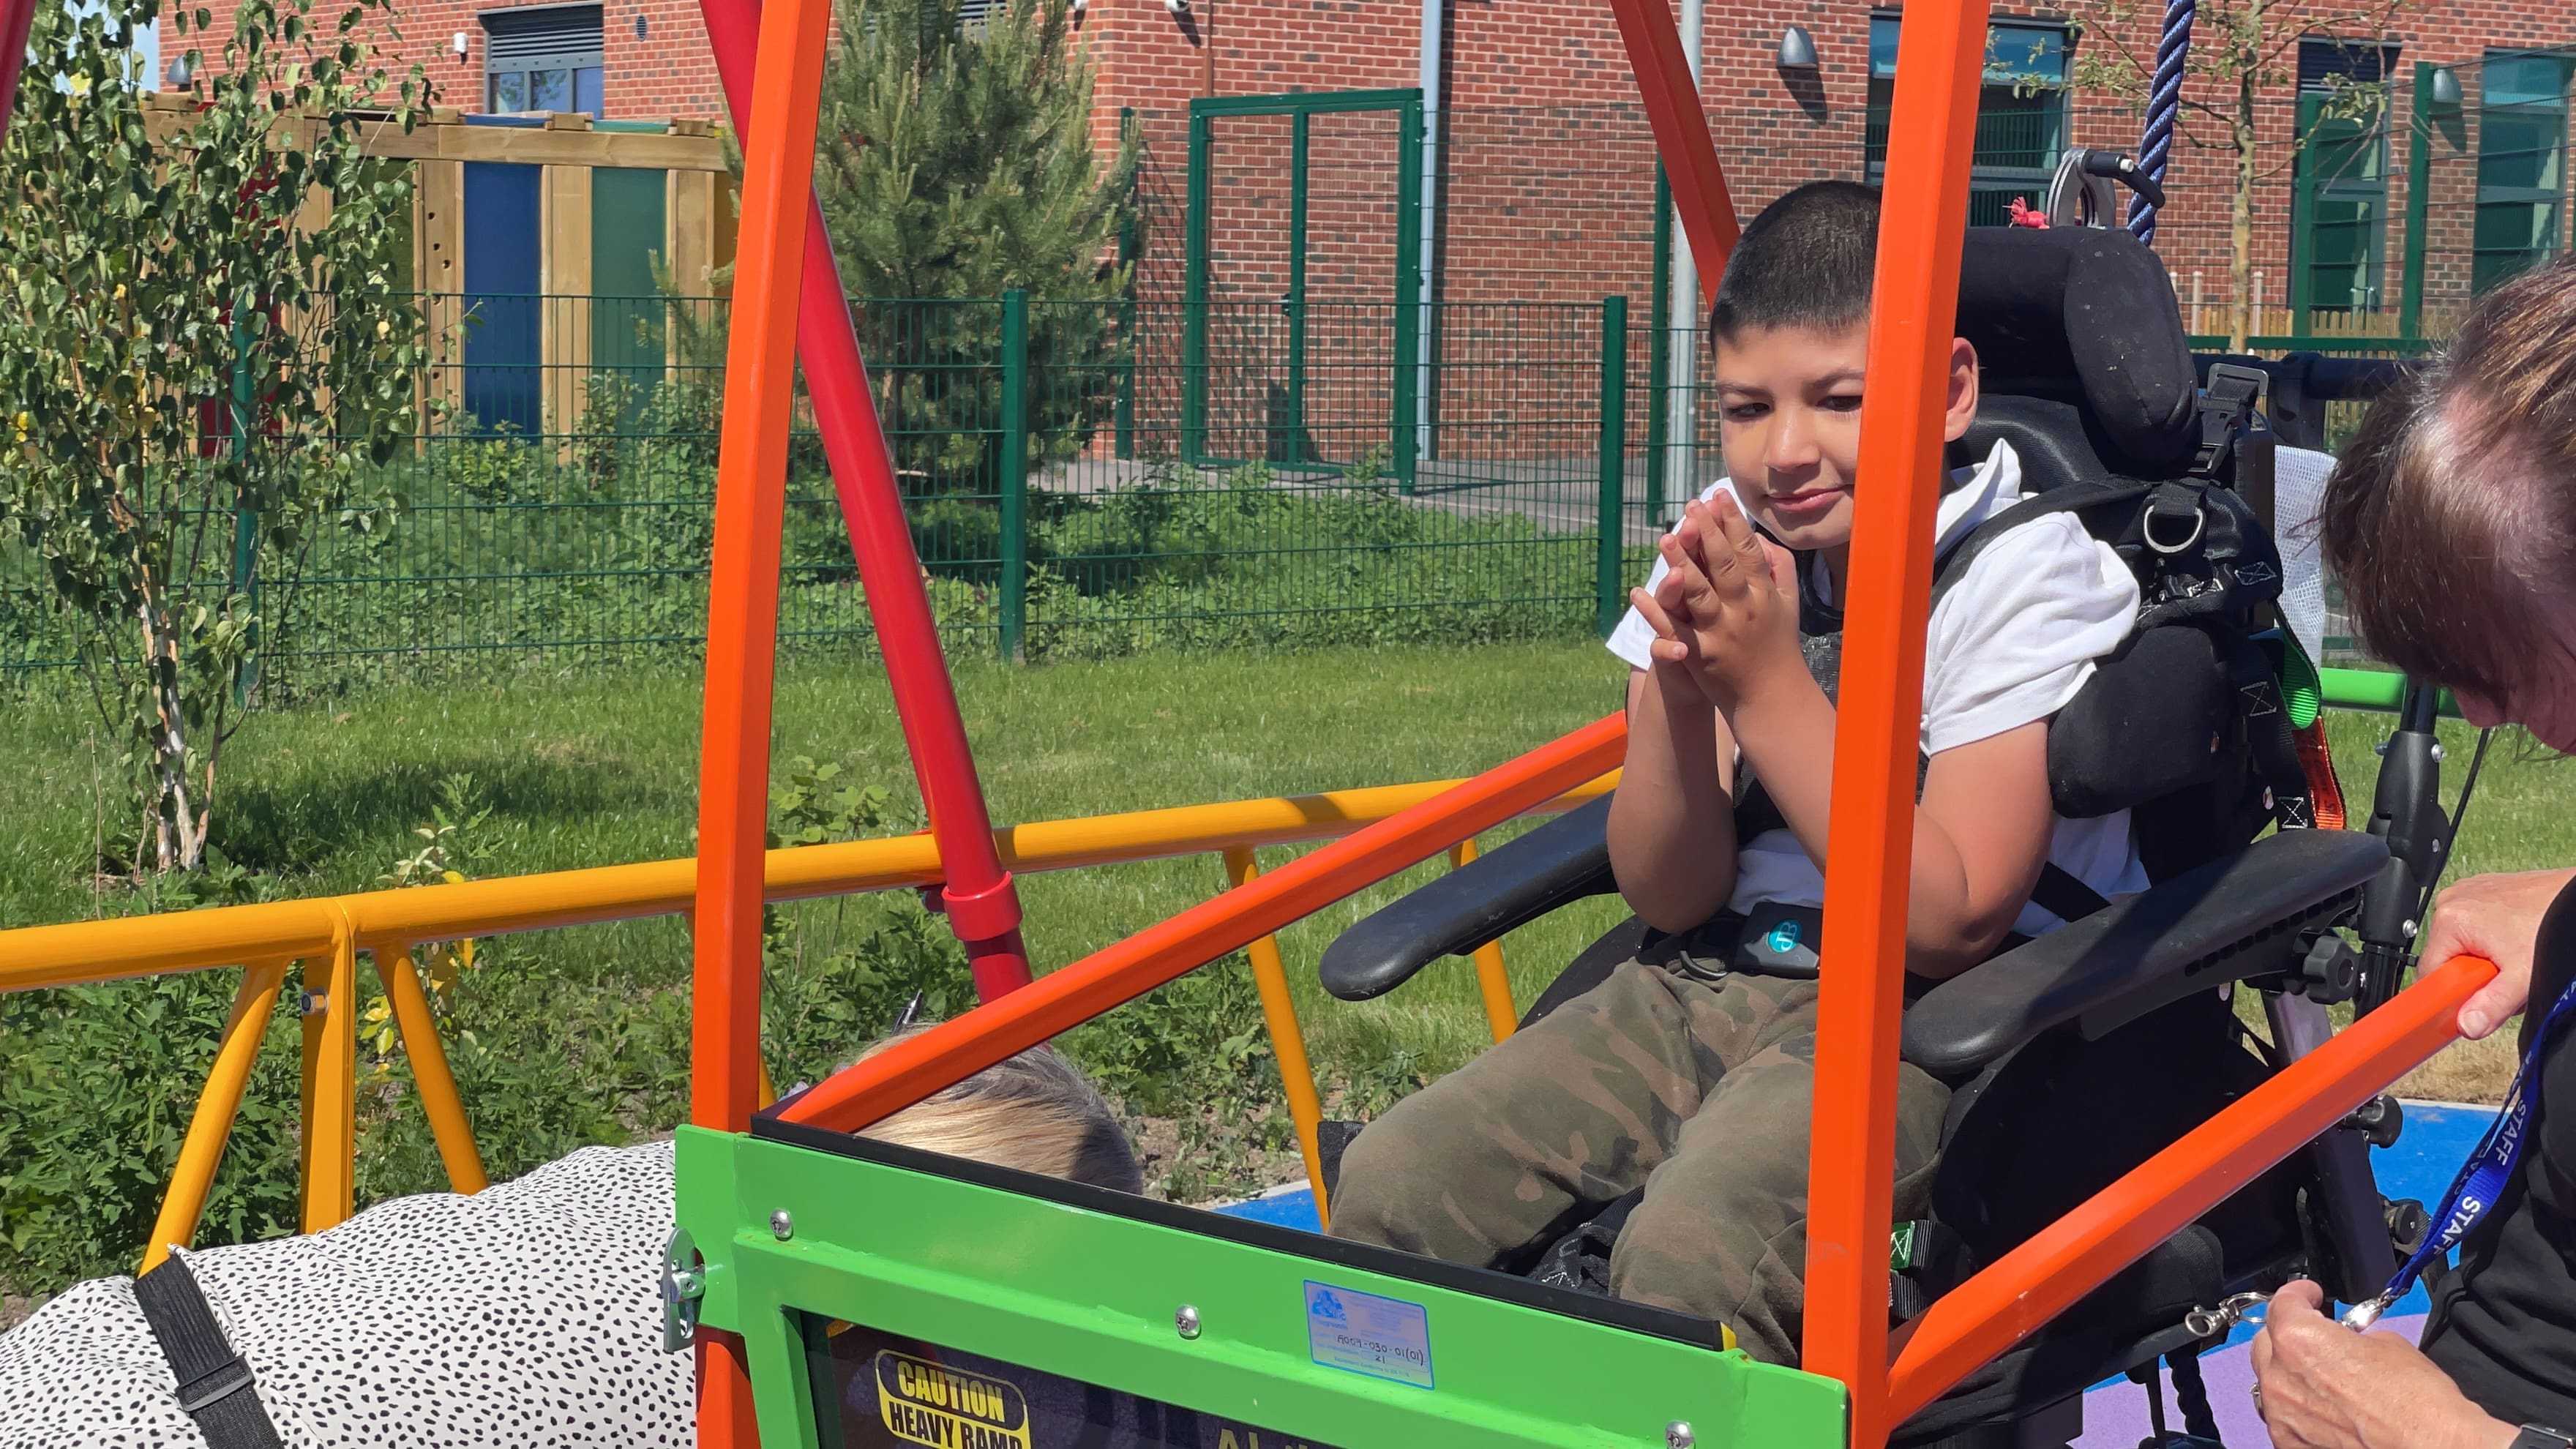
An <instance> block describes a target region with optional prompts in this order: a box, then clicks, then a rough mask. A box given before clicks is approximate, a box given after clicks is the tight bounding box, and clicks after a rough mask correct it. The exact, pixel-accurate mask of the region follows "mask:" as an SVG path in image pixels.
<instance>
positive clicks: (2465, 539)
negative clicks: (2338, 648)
mask: <svg viewBox="0 0 2576 1449" xmlns="http://www.w3.org/2000/svg"><path fill="white" fill-rule="evenodd" d="M2320 522H2321V524H2322V526H2323V529H2324V539H2323V543H2324V553H2325V560H2326V566H2327V567H2328V568H2330V569H2332V570H2333V571H2334V574H2335V576H2336V577H2337V578H2338V579H2339V580H2340V581H2341V582H2342V585H2343V592H2344V599H2345V604H2346V606H2347V608H2348V609H2349V610H2350V612H2351V617H2352V621H2353V626H2354V629H2355V631H2356V632H2357V633H2359V634H2360V636H2361V640H2362V643H2363V644H2364V645H2365V646H2366V647H2367V648H2368V649H2369V650H2370V651H2371V652H2372V653H2373V654H2375V655H2377V656H2378V657H2379V658H2381V659H2383V660H2385V661H2387V662H2388V663H2390V664H2393V665H2396V666H2397V667H2398V668H2400V669H2403V670H2405V671H2406V672H2407V673H2408V674H2412V675H2415V676H2417V677H2418V678H2424V679H2436V680H2441V681H2443V682H2445V683H2449V684H2456V685H2459V686H2462V687H2464V688H2467V689H2471V690H2474V691H2476V692H2477V693H2479V694H2481V695H2484V696H2485V697H2486V698H2487V699H2489V700H2490V701H2494V702H2497V703H2498V704H2499V705H2500V704H2501V703H2502V702H2503V701H2504V700H2505V699H2506V698H2507V697H2508V696H2509V695H2511V694H2512V693H2513V692H2514V690H2515V688H2516V687H2517V686H2519V685H2523V684H2526V683H2528V682H2529V681H2530V679H2531V676H2532V672H2533V670H2534V668H2535V666H2540V665H2543V663H2544V661H2546V660H2548V659H2549V658H2550V656H2551V655H2553V654H2560V655H2563V654H2564V653H2565V652H2566V651H2567V648H2568V642H2567V641H2555V642H2553V634H2554V630H2553V627H2552V624H2551V621H2550V619H2549V617H2548V614H2547V613H2546V612H2545V610H2546V608H2547V606H2548V605H2550V604H2551V603H2553V602H2559V601H2566V600H2571V599H2576V262H2571V261H2564V260H2562V261H2560V262H2557V263H2553V264H2551V265H2547V266H2542V267H2537V268H2535V269H2533V270H2531V271H2528V272H2525V273H2523V274H2522V275H2521V276H2519V277H2516V278H2514V279H2513V280H2512V281H2510V282H2507V283H2505V284H2504V285H2503V286H2500V287H2498V288H2496V289H2495V290H2494V291H2492V292H2489V293H2487V294H2486V295H2485V296H2484V297H2481V298H2480V299H2479V300H2478V303H2477V305H2476V306H2475V307H2474V308H2472V309H2471V310H2470V312H2469V314H2468V316H2467V317H2466V318H2465V319H2464V320H2463V321H2462V322H2461V324H2460V328H2459V331H2458V332H2457V333H2456V334H2454V335H2453V337H2452V338H2451V341H2450V344H2449V345H2448V346H2447V347H2445V348H2444V349H2443V350H2442V352H2441V353H2440V354H2439V355H2437V356H2436V357H2434V358H2432V359H2431V360H2430V361H2429V362H2427V363H2426V364H2425V365H2423V366H2422V367H2420V368H2417V369H2416V370H2415V371H2414V372H2413V373H2412V374H2411V375H2409V376H2408V377H2407V378H2406V379H2405V380H2404V381H2403V382H2401V383H2400V384H2399V385H2398V386H2397V388H2396V389H2395V390H2394V391H2392V392H2390V393H2389V394H2388V395H2386V396H2384V397H2382V398H2381V399H2380V400H2379V402H2378V404H2377V405H2376V406H2374V407H2373V408H2372V409H2371V410H2370V416H2369V418H2368V419H2367V420H2366V421H2365V422H2364V423H2363V424H2362V427H2361V432H2360V433H2359V434H2358V435H2356V436H2355V437H2354V438H2353V440H2352V442H2351V444H2350V445H2349V446H2348V447H2346V448H2345V449H2344V452H2343V457H2342V459H2341V461H2339V462H2338V463H2337V464H2336V465H2335V471H2334V477H2333V479H2332V481H2330V482H2329V483H2328V484H2327V487H2326V497H2325V508H2324V512H2323V516H2322V518H2321V520H2320Z"/></svg>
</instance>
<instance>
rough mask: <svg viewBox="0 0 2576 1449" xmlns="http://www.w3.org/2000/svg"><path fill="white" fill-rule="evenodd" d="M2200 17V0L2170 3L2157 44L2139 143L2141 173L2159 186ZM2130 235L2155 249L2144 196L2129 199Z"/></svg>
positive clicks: (2151, 218) (2153, 217)
mask: <svg viewBox="0 0 2576 1449" xmlns="http://www.w3.org/2000/svg"><path fill="white" fill-rule="evenodd" d="M2199 13H2200V5H2199V3H2198V0H2167V3H2166V5H2165V28H2164V34H2163V35H2162V36H2161V37H2159V38H2158V39H2157V41H2156V76H2155V83H2154V84H2153V85H2152V86H2151V87H2149V89H2148V92H2147V128H2146V132H2145V134H2144V135H2142V136H2141V137H2139V139H2138V169H2139V170H2141V171H2144V172H2145V173H2146V174H2147V175H2148V177H2149V178H2150V179H2152V180H2154V181H2155V182H2156V183H2157V184H2159V185H2162V184H2163V182H2164V179H2165V167H2166V164H2167V163H2168V162H2170V161H2171V160H2172V158H2173V141H2174V120H2175V118H2176V116H2178V115H2179V114H2180V113H2181V111H2182V74H2183V62H2184V61H2185V60H2186V59H2188V58H2189V57H2190V55H2191V22H2192V19H2193V17H2195V16H2197V15H2198V14H2199ZM2129 231H2130V234H2131V235H2133V236H2135V237H2137V239H2138V240H2140V241H2142V242H2146V243H2148V244H2149V245H2153V244H2154V243H2155V239H2156V209H2155V208H2154V207H2153V206H2150V205H2148V204H2147V199H2146V198H2145V197H2143V196H2132V197H2130V198H2129Z"/></svg>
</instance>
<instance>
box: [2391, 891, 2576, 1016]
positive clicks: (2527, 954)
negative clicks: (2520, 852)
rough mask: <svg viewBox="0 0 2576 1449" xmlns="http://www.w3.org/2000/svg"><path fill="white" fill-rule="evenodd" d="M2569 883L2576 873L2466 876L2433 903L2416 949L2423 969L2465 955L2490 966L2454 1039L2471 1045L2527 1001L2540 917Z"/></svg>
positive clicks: (2462, 1010) (2462, 1012) (2464, 1011)
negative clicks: (2491, 973) (2490, 971)
mask: <svg viewBox="0 0 2576 1449" xmlns="http://www.w3.org/2000/svg"><path fill="white" fill-rule="evenodd" d="M2570 881H2576V870H2528V871H2523V872H2521V873H2519V874H2515V875H2480V876H2471V877H2470V878H2469V879H2467V880H2464V881H2461V882H2460V883H2459V884H2457V885H2454V886H2451V887H2449V888H2447V889H2445V890H2444V891H2443V892H2442V893H2441V894H2440V895H2438V896H2435V897H2434V898H2433V924H2432V927H2431V928H2430V929H2429V930H2427V931H2426V932H2425V933H2424V941H2423V946H2422V960H2423V962H2424V964H2425V965H2426V966H2427V967H2433V966H2439V965H2441V964H2442V963H2443V962H2445V961H2448V960H2449V959H2451V958H2452V957H2453V956H2458V955H2463V954H2466V955H2470V956H2483V957H2485V958H2486V959H2488V960H2490V961H2493V962H2494V963H2495V965H2496V976H2495V979H2494V980H2493V981H2490V982H2488V983H2487V984H2486V985H2485V986H2483V987H2480V988H2479V989H2478V993H2477V995H2475V996H2472V997H2470V998H2469V999H2468V1001H2467V1002H2466V1003H2465V1004H2463V1005H2462V1006H2461V1007H2460V1035H2462V1036H2464V1037H2467V1038H2468V1039H2469V1040H2471V1041H2476V1040H2477V1039H2478V1038H2480V1037H2482V1036H2486V1035H2488V1034H2490V1033H2492V1032H2493V1031H2494V1030H2495V1029H2496V1028H2497V1027H2500V1026H2502V1025H2504V1024H2505V1023H2506V1022H2507V1021H2509V1020H2511V1019H2512V1017H2513V1014H2514V1013H2515V1012H2518V1011H2520V1010H2522V1008H2523V1006H2524V1004H2525V1003H2526V1002H2528V1001H2529V1000H2530V997H2531V953H2532V945H2533V942H2534V941H2535V940H2536V939H2537V938H2538V937H2539V935H2540V918H2541V917H2542V916H2543V915H2545V914H2547V913H2548V911H2549V905H2550V902H2552V901H2555V900H2556V899H2558V893H2559V892H2560V891H2563V890H2565V889H2566V888H2567V886H2568V883H2569V882H2570Z"/></svg>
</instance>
